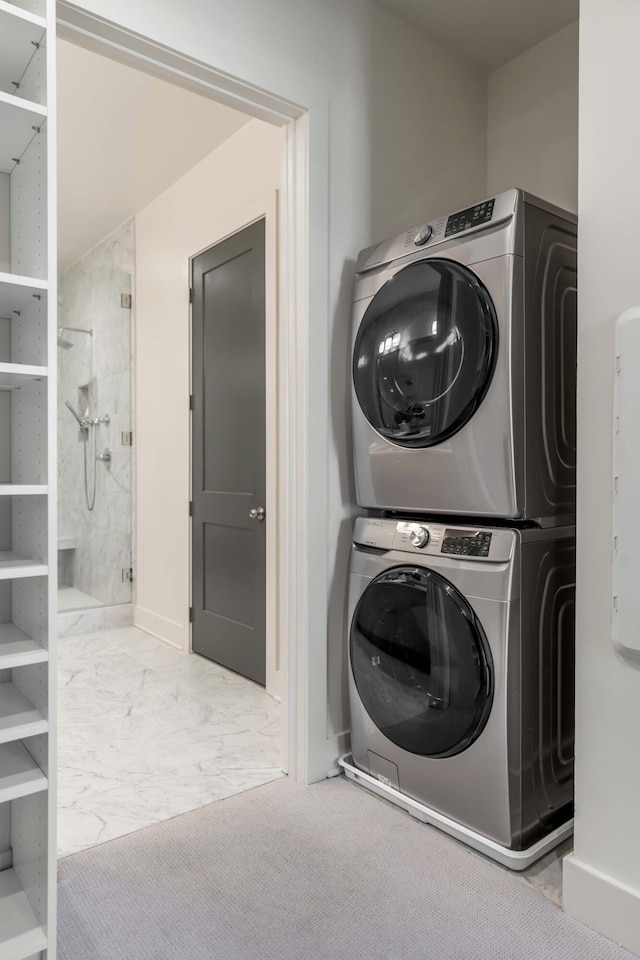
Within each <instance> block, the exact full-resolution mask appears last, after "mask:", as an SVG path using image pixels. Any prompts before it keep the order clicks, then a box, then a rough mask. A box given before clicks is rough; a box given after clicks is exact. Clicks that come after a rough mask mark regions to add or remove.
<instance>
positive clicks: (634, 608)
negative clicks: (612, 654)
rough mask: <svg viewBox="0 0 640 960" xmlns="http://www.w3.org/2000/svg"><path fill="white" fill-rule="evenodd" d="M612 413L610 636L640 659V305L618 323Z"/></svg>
mask: <svg viewBox="0 0 640 960" xmlns="http://www.w3.org/2000/svg"><path fill="white" fill-rule="evenodd" d="M613 417H614V430H613V576H612V584H613V615H612V627H613V630H612V637H613V643H614V646H615V647H616V649H617V650H618V651H619V652H620V653H621V654H622V655H623V656H625V657H631V658H633V659H640V552H638V542H639V538H640V433H639V432H638V426H639V424H640V307H632V308H631V309H630V310H625V312H624V313H623V314H621V315H620V317H618V320H617V322H616V342H615V369H614V399H613Z"/></svg>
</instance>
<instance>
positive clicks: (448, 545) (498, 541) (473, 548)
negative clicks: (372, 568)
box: [353, 517, 517, 562]
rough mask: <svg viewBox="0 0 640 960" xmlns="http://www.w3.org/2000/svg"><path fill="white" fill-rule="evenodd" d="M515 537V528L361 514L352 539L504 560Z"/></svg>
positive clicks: (454, 556)
mask: <svg viewBox="0 0 640 960" xmlns="http://www.w3.org/2000/svg"><path fill="white" fill-rule="evenodd" d="M516 536H517V534H516V531H514V530H509V529H503V528H496V527H494V528H480V527H450V526H447V525H445V524H441V523H434V522H433V521H428V522H427V521H423V520H399V521H397V520H387V519H382V518H381V519H377V518H374V517H359V518H358V520H356V527H355V531H354V538H353V539H354V543H355V544H359V545H361V546H364V547H371V548H373V549H375V550H381V551H385V552H387V551H391V550H393V551H400V552H402V553H412V554H414V555H415V554H422V555H423V556H424V555H425V554H426V555H427V556H441V557H443V558H444V557H447V558H450V559H451V560H476V561H477V560H485V561H486V560H489V561H491V562H505V561H507V560H510V559H511V557H512V555H513V548H514V545H515V540H516Z"/></svg>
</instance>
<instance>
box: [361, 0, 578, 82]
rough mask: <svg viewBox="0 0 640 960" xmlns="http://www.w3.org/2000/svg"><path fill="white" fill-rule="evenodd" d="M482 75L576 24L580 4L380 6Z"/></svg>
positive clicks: (417, 2) (458, 1)
mask: <svg viewBox="0 0 640 960" xmlns="http://www.w3.org/2000/svg"><path fill="white" fill-rule="evenodd" d="M378 2H379V3H380V4H381V5H382V6H383V7H387V8H388V9H389V10H392V11H393V12H394V13H397V14H398V16H400V17H402V18H403V19H404V20H408V21H409V23H412V24H415V25H416V26H418V27H421V28H422V29H423V30H425V31H426V32H427V33H428V34H429V36H431V37H433V39H434V40H439V41H440V43H442V44H444V46H446V47H449V49H451V50H455V51H456V52H457V53H461V54H462V55H463V56H464V57H466V58H467V59H468V60H472V61H473V62H474V63H476V64H477V65H478V66H480V67H484V68H485V69H486V70H495V69H496V68H497V67H500V66H502V64H504V63H507V62H508V61H509V60H512V59H513V58H514V57H517V56H518V54H519V53H523V51H525V50H528V49H529V47H533V46H535V44H536V43H540V41H541V40H544V39H546V37H550V36H551V34H552V33H556V32H557V31H558V30H561V29H562V27H566V26H567V25H568V24H570V23H573V22H574V21H575V20H577V19H578V16H579V12H580V10H579V8H580V0H378Z"/></svg>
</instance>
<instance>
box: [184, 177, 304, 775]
mask: <svg viewBox="0 0 640 960" xmlns="http://www.w3.org/2000/svg"><path fill="white" fill-rule="evenodd" d="M258 220H264V241H265V317H264V323H265V343H264V346H265V443H266V461H265V468H266V497H265V510H266V516H267V521H266V528H265V535H266V593H267V606H266V624H265V627H266V658H267V671H266V673H267V676H266V684H265V689H266V691H267V693H268V694H269V695H270V696H272V697H275V698H276V699H277V700H281V699H282V687H283V684H282V673H283V671H282V652H281V650H280V645H279V643H278V638H279V633H278V584H279V581H280V577H279V576H278V568H279V556H278V530H279V529H280V523H281V521H280V515H279V504H278V450H279V443H280V430H279V416H278V414H279V404H278V346H279V335H278V282H277V281H278V191H277V190H275V191H272V192H270V193H267V194H265V195H263V196H262V197H258V198H257V199H256V200H252V201H250V202H249V203H247V204H245V205H243V206H242V207H240V208H239V209H238V210H237V211H236V212H235V213H234V214H233V216H231V217H226V218H225V219H224V220H223V221H221V222H220V223H219V224H216V232H215V235H214V238H213V239H212V240H211V242H210V243H208V244H207V246H206V247H204V248H203V249H202V250H198V251H197V252H195V253H193V254H192V255H191V256H190V257H189V282H190V283H192V281H193V261H194V259H195V258H196V257H198V256H200V254H202V253H204V252H205V251H206V250H210V249H211V247H215V246H216V245H217V244H218V243H222V241H223V240H226V239H227V238H228V237H231V236H233V234H235V233H239V232H240V231H241V230H244V229H245V227H249V226H251V224H252V223H256V222H257V221H258ZM185 295H186V293H185ZM189 366H190V369H189V376H190V393H191V394H193V307H192V308H191V311H190V318H189ZM189 466H190V477H189V481H190V489H191V494H190V499H191V500H193V414H192V418H191V434H190V464H189ZM189 556H190V571H189V590H190V596H191V597H193V517H190V518H189ZM189 649H190V650H192V649H193V624H191V625H190V630H189ZM284 760H285V758H284V757H283V763H284Z"/></svg>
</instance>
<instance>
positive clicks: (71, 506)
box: [58, 220, 135, 605]
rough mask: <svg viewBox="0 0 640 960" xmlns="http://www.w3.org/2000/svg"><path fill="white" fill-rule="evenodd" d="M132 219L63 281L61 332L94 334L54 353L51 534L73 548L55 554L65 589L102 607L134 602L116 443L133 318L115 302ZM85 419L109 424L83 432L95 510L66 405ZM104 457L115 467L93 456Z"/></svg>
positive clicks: (123, 422)
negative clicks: (54, 529) (54, 509)
mask: <svg viewBox="0 0 640 960" xmlns="http://www.w3.org/2000/svg"><path fill="white" fill-rule="evenodd" d="M134 267H135V250H134V222H133V220H130V221H129V222H128V223H126V224H124V225H123V226H122V227H119V228H118V229H117V230H116V231H115V232H114V233H112V234H111V235H110V236H109V237H107V238H106V239H105V240H103V241H102V243H100V244H98V246H96V247H94V248H93V250H91V251H90V252H89V253H88V254H86V256H84V257H83V258H82V259H81V260H79V261H78V262H77V263H75V264H74V265H73V266H71V267H69V269H68V270H67V271H65V273H64V274H63V275H62V277H61V278H60V305H59V311H58V322H59V325H60V326H69V327H82V328H88V329H93V337H89V336H86V335H85V334H82V333H70V332H68V331H64V333H63V334H62V336H63V337H64V339H65V340H69V341H71V342H72V343H73V344H74V346H73V348H72V349H71V350H63V349H62V348H59V349H58V484H59V486H58V490H59V493H58V537H59V540H61V539H62V538H71V540H72V541H74V542H75V546H74V547H72V548H71V549H68V550H65V551H63V552H62V553H60V554H59V557H60V558H61V564H60V567H61V576H62V582H64V583H66V584H68V585H69V586H73V587H75V588H76V589H77V590H81V591H82V592H83V593H87V594H89V595H90V596H92V597H94V598H95V599H97V600H99V601H100V602H101V603H104V604H108V605H111V604H121V603H130V602H131V583H129V582H124V583H123V580H122V570H123V569H126V568H129V567H131V566H132V448H131V447H130V446H124V445H123V444H122V433H123V431H130V430H132V422H133V418H132V403H131V396H132V391H131V371H132V311H131V310H130V309H127V308H125V307H123V306H122V304H121V295H122V294H128V293H131V291H132V277H133V272H134ZM66 400H69V401H70V403H71V404H72V405H73V407H74V409H76V410H79V412H80V413H81V416H83V417H85V416H86V417H92V418H94V417H102V416H105V415H106V414H108V415H109V417H110V418H111V423H110V424H109V425H108V426H107V425H104V424H101V425H100V426H98V427H92V428H91V429H90V430H89V431H88V432H87V468H88V477H89V483H90V486H89V493H91V484H92V477H93V470H94V467H95V469H96V474H97V488H96V499H95V507H94V510H93V512H89V510H88V509H87V504H86V501H85V492H84V460H83V456H84V450H83V434H84V433H85V431H82V430H80V429H79V428H78V425H77V423H76V421H75V420H74V418H73V417H72V415H71V413H70V412H69V410H67V409H66V407H65V401H66ZM96 431H97V433H96V436H95V439H96V450H97V452H98V453H101V452H103V451H104V450H105V449H106V448H109V449H110V450H111V455H112V462H111V464H106V463H102V462H96V461H94V458H93V442H94V433H95V432H96Z"/></svg>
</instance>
